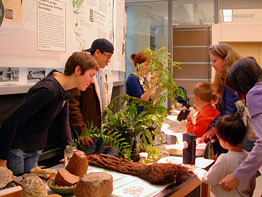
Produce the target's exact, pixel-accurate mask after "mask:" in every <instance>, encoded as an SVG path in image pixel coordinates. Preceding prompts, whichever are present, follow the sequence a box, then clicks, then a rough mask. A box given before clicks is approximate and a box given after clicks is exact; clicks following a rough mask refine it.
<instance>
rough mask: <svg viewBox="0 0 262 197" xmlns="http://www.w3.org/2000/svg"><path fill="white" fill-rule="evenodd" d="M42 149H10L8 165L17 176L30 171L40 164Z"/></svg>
mask: <svg viewBox="0 0 262 197" xmlns="http://www.w3.org/2000/svg"><path fill="white" fill-rule="evenodd" d="M41 152H42V151H33V152H26V151H23V150H21V149H10V151H9V154H8V159H7V167H8V168H9V169H10V170H12V171H13V174H14V175H15V176H18V175H21V174H24V173H29V172H30V170H31V169H32V168H34V167H36V166H37V165H38V159H39V155H40V153H41Z"/></svg>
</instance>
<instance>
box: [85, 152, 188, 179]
mask: <svg viewBox="0 0 262 197" xmlns="http://www.w3.org/2000/svg"><path fill="white" fill-rule="evenodd" d="M87 157H88V161H89V164H90V165H94V166H98V167H101V168H106V169H109V170H114V171H117V172H122V173H125V174H131V175H134V176H138V177H140V178H142V179H145V180H147V181H149V182H150V183H154V184H168V183H172V182H174V183H177V184H180V183H182V182H184V181H185V180H186V179H187V178H188V177H189V174H188V168H186V167H184V166H181V165H176V164H163V163H155V164H151V165H145V164H139V163H137V162H132V161H128V160H126V159H120V158H117V157H115V156H111V155H104V154H100V155H95V154H92V155H88V156H87Z"/></svg>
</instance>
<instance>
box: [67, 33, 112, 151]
mask: <svg viewBox="0 0 262 197" xmlns="http://www.w3.org/2000/svg"><path fill="white" fill-rule="evenodd" d="M85 52H89V53H90V54H91V55H92V56H93V57H94V58H95V59H96V61H97V63H98V66H99V69H98V73H97V75H96V77H95V80H94V84H92V85H90V86H89V87H88V88H87V89H86V90H85V91H80V90H78V89H73V90H71V91H70V104H69V106H70V126H71V131H72V133H73V134H75V131H76V132H77V134H78V135H81V133H82V131H87V128H88V127H90V126H91V125H93V127H96V128H98V129H99V130H100V129H101V123H102V120H101V113H102V112H103V111H104V109H105V107H106V106H107V105H108V103H109V99H108V90H107V82H106V77H105V74H104V71H103V69H104V68H105V67H106V66H107V64H108V63H109V61H110V59H111V56H112V55H113V53H114V46H113V45H112V43H111V42H109V41H108V40H106V39H103V38H100V39H96V40H94V42H93V43H92V45H91V48H90V49H86V50H85ZM99 143H100V141H98V142H97V146H96V148H95V144H94V145H91V146H92V147H90V148H89V149H90V151H91V152H94V151H95V150H94V149H96V151H101V148H102V147H101V145H100V144H99ZM87 146H89V145H88V144H87ZM91 149H92V150H91ZM91 152H90V153H91ZM87 153H88V152H87Z"/></svg>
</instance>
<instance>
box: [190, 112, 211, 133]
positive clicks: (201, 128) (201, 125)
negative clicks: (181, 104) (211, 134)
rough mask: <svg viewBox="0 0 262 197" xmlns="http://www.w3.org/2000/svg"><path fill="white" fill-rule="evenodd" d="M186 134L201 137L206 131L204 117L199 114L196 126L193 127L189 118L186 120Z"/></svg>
mask: <svg viewBox="0 0 262 197" xmlns="http://www.w3.org/2000/svg"><path fill="white" fill-rule="evenodd" d="M186 129H187V132H189V133H193V134H195V135H196V137H197V138H198V137H201V136H202V135H203V134H204V133H205V131H206V129H207V124H206V119H205V117H204V116H203V115H202V114H201V112H199V114H198V115H197V118H196V124H195V125H193V124H192V122H191V120H190V118H187V125H186Z"/></svg>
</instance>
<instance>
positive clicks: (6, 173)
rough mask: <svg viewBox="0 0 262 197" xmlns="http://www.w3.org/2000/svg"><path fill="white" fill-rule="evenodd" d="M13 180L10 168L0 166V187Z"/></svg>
mask: <svg viewBox="0 0 262 197" xmlns="http://www.w3.org/2000/svg"><path fill="white" fill-rule="evenodd" d="M12 180H13V172H12V171H11V170H9V169H8V168H4V167H0V189H1V188H3V187H5V186H6V185H7V183H9V182H11V181H12Z"/></svg>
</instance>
